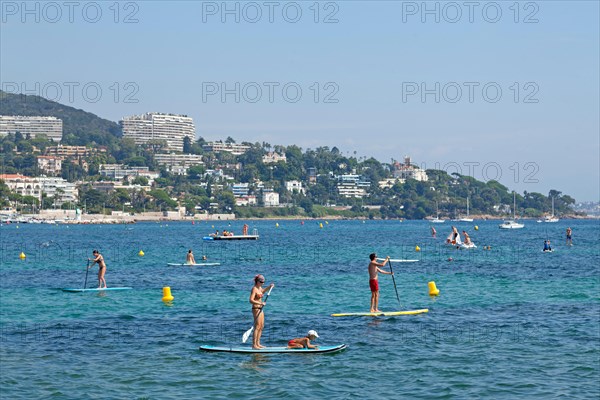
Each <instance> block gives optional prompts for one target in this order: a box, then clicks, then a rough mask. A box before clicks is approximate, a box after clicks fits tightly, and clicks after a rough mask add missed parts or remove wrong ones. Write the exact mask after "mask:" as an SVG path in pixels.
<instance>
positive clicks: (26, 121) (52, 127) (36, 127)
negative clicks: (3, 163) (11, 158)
mask: <svg viewBox="0 0 600 400" xmlns="http://www.w3.org/2000/svg"><path fill="white" fill-rule="evenodd" d="M16 132H21V133H22V134H23V136H27V135H28V134H29V135H30V136H31V137H32V138H34V137H37V136H38V135H46V136H47V137H48V139H51V140H53V141H55V142H60V141H61V140H62V135H63V122H62V119H58V118H56V117H41V116H40V117H25V116H21V115H0V137H1V136H6V135H8V134H9V133H12V134H14V133H16Z"/></svg>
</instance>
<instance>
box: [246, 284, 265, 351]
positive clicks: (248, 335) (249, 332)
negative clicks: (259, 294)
mask: <svg viewBox="0 0 600 400" xmlns="http://www.w3.org/2000/svg"><path fill="white" fill-rule="evenodd" d="M271 290H273V287H272V286H271V289H269V292H268V293H267V297H265V305H266V304H267V300H268V299H269V296H270V295H271ZM264 307H265V306H263V308H264ZM263 308H261V309H260V311H259V312H258V315H257V316H256V318H258V316H259V315H260V313H261V312H262V310H263ZM253 330H254V325H252V328H250V329H248V330H247V331H246V332H244V334H243V335H242V343H246V342H247V341H248V338H249V337H250V334H251V333H252V331H253Z"/></svg>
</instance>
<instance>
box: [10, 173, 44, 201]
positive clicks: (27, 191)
mask: <svg viewBox="0 0 600 400" xmlns="http://www.w3.org/2000/svg"><path fill="white" fill-rule="evenodd" d="M0 179H1V180H3V181H4V183H6V186H8V188H9V189H10V190H11V191H12V192H15V193H17V194H20V195H21V196H33V197H35V198H36V199H38V200H39V201H41V200H42V186H41V184H40V181H39V180H38V179H37V178H31V177H29V176H25V175H20V174H0Z"/></svg>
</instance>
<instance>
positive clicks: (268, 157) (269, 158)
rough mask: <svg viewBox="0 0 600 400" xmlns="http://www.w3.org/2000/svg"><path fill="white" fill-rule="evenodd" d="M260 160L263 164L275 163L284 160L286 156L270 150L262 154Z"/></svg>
mask: <svg viewBox="0 0 600 400" xmlns="http://www.w3.org/2000/svg"><path fill="white" fill-rule="evenodd" d="M262 161H263V164H275V163H277V162H279V161H283V162H286V161H287V158H286V157H285V154H279V153H275V152H270V153H267V154H265V155H264V156H263V158H262Z"/></svg>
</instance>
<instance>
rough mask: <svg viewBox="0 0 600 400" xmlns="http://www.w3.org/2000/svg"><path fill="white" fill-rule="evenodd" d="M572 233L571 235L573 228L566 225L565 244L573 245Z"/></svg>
mask: <svg viewBox="0 0 600 400" xmlns="http://www.w3.org/2000/svg"><path fill="white" fill-rule="evenodd" d="M572 235H573V230H572V229H571V227H568V228H567V246H573V239H572Z"/></svg>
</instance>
